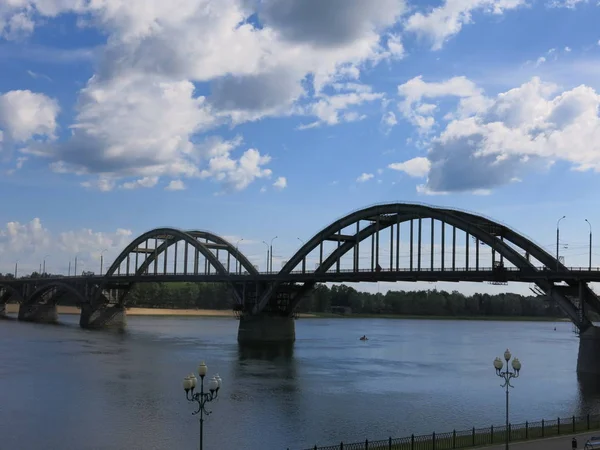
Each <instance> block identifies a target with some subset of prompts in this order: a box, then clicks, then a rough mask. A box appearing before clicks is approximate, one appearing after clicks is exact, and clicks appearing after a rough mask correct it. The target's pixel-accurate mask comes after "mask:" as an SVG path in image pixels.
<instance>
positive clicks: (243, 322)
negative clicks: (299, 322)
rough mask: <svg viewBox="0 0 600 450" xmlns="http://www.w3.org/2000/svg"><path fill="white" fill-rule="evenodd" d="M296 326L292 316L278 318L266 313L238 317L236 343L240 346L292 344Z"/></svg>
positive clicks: (294, 338)
mask: <svg viewBox="0 0 600 450" xmlns="http://www.w3.org/2000/svg"><path fill="white" fill-rule="evenodd" d="M295 340H296V324H295V323H294V318H293V317H292V316H278V315H270V314H267V313H259V314H256V315H242V316H240V324H239V327H238V342H239V343H240V344H260V343H269V342H271V343H272V342H294V341H295Z"/></svg>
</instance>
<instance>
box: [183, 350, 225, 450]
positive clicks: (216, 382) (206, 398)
mask: <svg viewBox="0 0 600 450" xmlns="http://www.w3.org/2000/svg"><path fill="white" fill-rule="evenodd" d="M207 371H208V368H207V367H206V364H204V361H202V362H201V363H200V365H199V366H198V375H200V392H194V389H195V388H196V383H197V381H198V380H197V379H196V376H195V375H194V374H193V373H192V374H190V375H188V376H187V377H185V378H184V379H183V389H185V397H186V398H187V399H188V401H190V402H196V403H198V409H197V410H196V411H195V412H193V413H192V415H196V414H198V413H200V450H202V438H203V433H204V430H203V426H204V414H206V415H207V416H208V415H209V414H210V413H211V412H212V411H207V410H206V408H205V407H204V405H205V404H206V403H208V402H212V401H213V400H215V399H216V398H217V396H218V395H219V388H220V387H221V381H222V380H221V377H220V376H219V374H217V375H215V376H214V377H212V379H211V380H210V381H209V382H208V390H209V392H208V393H207V392H204V377H205V376H206V372H207Z"/></svg>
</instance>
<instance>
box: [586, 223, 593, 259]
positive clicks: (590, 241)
mask: <svg viewBox="0 0 600 450" xmlns="http://www.w3.org/2000/svg"><path fill="white" fill-rule="evenodd" d="M585 221H586V222H587V224H588V225H589V226H590V258H589V263H588V264H589V269H590V270H592V224H591V223H590V221H589V220H587V219H585Z"/></svg>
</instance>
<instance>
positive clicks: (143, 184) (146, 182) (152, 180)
mask: <svg viewBox="0 0 600 450" xmlns="http://www.w3.org/2000/svg"><path fill="white" fill-rule="evenodd" d="M156 183H158V177H144V178H140V179H137V180H134V181H129V182H127V183H123V184H122V185H121V187H122V188H123V189H138V188H151V187H154V186H156Z"/></svg>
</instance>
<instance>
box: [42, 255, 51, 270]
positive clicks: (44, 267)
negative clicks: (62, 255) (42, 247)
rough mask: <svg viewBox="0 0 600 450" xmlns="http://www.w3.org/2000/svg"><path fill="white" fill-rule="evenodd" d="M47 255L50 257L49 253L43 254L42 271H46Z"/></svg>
mask: <svg viewBox="0 0 600 450" xmlns="http://www.w3.org/2000/svg"><path fill="white" fill-rule="evenodd" d="M49 257H50V255H46V256H44V261H43V263H44V266H43V269H42V273H46V258H49Z"/></svg>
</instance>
